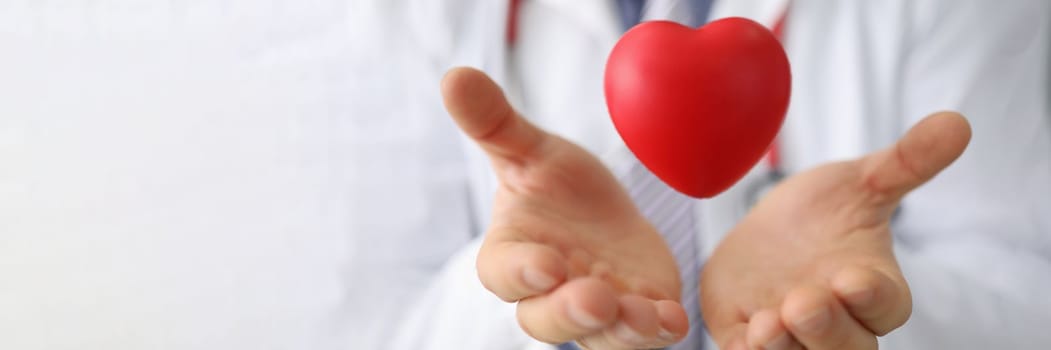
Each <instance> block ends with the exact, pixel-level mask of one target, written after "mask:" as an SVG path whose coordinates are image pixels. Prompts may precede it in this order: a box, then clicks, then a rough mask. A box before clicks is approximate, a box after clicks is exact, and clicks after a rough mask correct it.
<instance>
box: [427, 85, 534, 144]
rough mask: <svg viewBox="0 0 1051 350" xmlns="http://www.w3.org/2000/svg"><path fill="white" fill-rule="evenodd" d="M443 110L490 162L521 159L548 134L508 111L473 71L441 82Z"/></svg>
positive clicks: (498, 95) (503, 100)
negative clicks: (492, 160)
mask: <svg viewBox="0 0 1051 350" xmlns="http://www.w3.org/2000/svg"><path fill="white" fill-rule="evenodd" d="M441 89H442V96H443V98H444V102H445V109H446V110H448V111H449V114H451V115H452V118H453V120H455V121H456V124H457V125H459V126H460V129H462V130H463V131H464V133H466V134H467V136H470V137H471V138H472V139H474V141H475V142H477V143H478V144H479V145H480V146H481V147H482V148H483V149H484V150H485V151H486V152H487V153H488V154H489V156H490V157H494V158H507V159H522V158H526V157H528V156H529V155H531V154H532V153H533V151H535V150H536V149H537V148H538V147H539V145H540V144H541V143H542V142H543V141H544V140H546V139H547V137H548V134H547V133H546V132H544V131H543V130H540V129H539V128H537V127H535V126H533V125H532V124H530V123H529V122H528V121H526V120H525V119H523V118H522V117H520V116H519V115H518V113H516V112H515V111H514V109H513V108H511V104H510V103H508V102H507V99H506V98H505V97H504V93H503V91H502V90H500V87H499V86H497V85H496V83H495V82H493V80H492V79H489V77H488V76H486V75H485V73H483V72H481V71H479V70H476V69H473V68H465V67H460V68H453V69H451V70H449V72H447V73H446V74H445V77H444V78H442V87H441Z"/></svg>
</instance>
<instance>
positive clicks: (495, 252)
mask: <svg viewBox="0 0 1051 350" xmlns="http://www.w3.org/2000/svg"><path fill="white" fill-rule="evenodd" d="M475 268H476V269H477V270H478V279H479V280H481V282H482V285H483V286H485V288H486V289H488V290H489V291H491V292H493V294H495V295H496V296H497V297H499V298H500V299H503V300H504V301H507V302H512V301H517V300H519V299H522V298H527V297H530V296H534V295H537V294H541V293H546V292H548V291H550V290H551V289H552V288H554V287H555V286H556V285H558V284H560V283H562V282H563V281H564V280H565V279H566V275H567V273H568V271H567V263H566V260H565V258H564V257H563V256H562V254H560V253H559V252H558V251H556V250H555V249H554V248H552V247H550V246H546V245H543V244H539V243H532V242H520V241H498V240H486V241H485V243H483V244H482V248H481V250H479V251H478V259H477V260H476V261H475Z"/></svg>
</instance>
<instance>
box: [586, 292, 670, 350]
mask: <svg viewBox="0 0 1051 350" xmlns="http://www.w3.org/2000/svg"><path fill="white" fill-rule="evenodd" d="M619 301H620V316H619V318H618V320H617V322H616V323H614V324H613V326H612V327H609V328H607V329H606V330H604V331H603V332H601V333H597V334H592V335H590V336H587V337H585V338H583V339H582V340H581V341H580V344H581V345H583V346H585V347H586V348H588V349H643V348H644V349H649V348H659V347H664V346H668V345H671V344H674V343H676V342H678V341H679V340H681V339H682V338H683V337H684V336H685V335H686V332H687V331H688V330H689V321H688V320H687V317H686V312H685V310H683V309H682V306H681V305H680V304H679V303H676V302H673V301H668V300H664V301H653V300H650V299H647V298H644V297H641V296H634V295H625V296H621V297H620V300H619Z"/></svg>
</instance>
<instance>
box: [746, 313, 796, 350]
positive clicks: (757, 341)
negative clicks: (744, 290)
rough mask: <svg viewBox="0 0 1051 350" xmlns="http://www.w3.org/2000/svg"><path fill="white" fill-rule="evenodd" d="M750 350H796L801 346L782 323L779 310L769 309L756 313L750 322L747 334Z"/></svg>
mask: <svg viewBox="0 0 1051 350" xmlns="http://www.w3.org/2000/svg"><path fill="white" fill-rule="evenodd" d="M746 339H747V341H748V348H749V349H762V350H794V349H799V348H800V345H799V343H797V342H796V341H795V339H793V338H792V335H791V334H790V333H789V332H788V329H787V328H785V326H784V324H782V323H781V314H780V313H778V311H777V310H772V309H767V310H762V311H759V312H756V313H755V314H754V315H752V317H751V318H750V319H749V320H748V330H747V333H746Z"/></svg>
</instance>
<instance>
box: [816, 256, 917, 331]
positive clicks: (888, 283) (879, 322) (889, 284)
mask: <svg viewBox="0 0 1051 350" xmlns="http://www.w3.org/2000/svg"><path fill="white" fill-rule="evenodd" d="M831 286H832V289H833V291H834V292H835V294H836V296H837V297H838V298H839V300H840V301H841V302H842V303H843V305H844V306H845V307H846V308H847V311H849V312H850V314H851V315H853V316H854V318H855V319H857V320H858V321H859V322H861V324H862V325H863V326H865V328H867V329H868V330H869V331H871V332H872V333H874V334H876V335H885V334H887V333H889V332H890V331H892V330H894V329H895V328H898V327H901V325H903V324H905V321H907V320H908V319H909V315H911V313H912V297H911V296H910V293H909V288H908V286H907V285H906V284H905V283H904V281H900V282H899V281H895V280H892V279H891V278H889V277H887V275H886V274H884V273H882V272H880V271H877V270H874V269H871V268H862V267H849V268H845V269H843V270H842V271H839V272H838V273H836V275H835V276H834V277H833V278H832V283H831Z"/></svg>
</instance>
